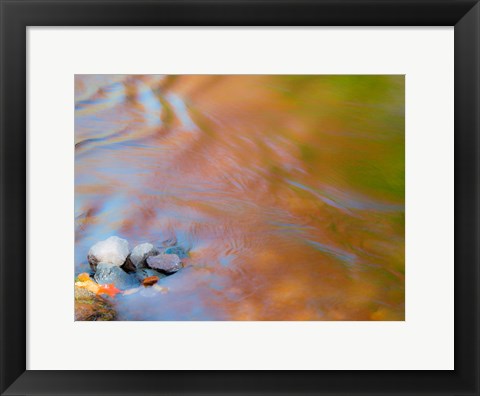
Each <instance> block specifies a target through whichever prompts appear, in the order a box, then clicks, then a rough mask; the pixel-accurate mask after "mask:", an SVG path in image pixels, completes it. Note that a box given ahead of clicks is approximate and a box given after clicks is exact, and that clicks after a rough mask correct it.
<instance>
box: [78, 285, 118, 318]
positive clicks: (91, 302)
mask: <svg viewBox="0 0 480 396" xmlns="http://www.w3.org/2000/svg"><path fill="white" fill-rule="evenodd" d="M115 316H116V314H115V311H114V309H113V307H112V305H111V304H110V303H109V302H108V301H107V300H105V299H104V298H102V297H99V296H97V295H96V294H95V293H92V292H91V291H88V290H87V289H84V288H81V287H77V286H75V320H77V321H94V320H98V321H106V320H115Z"/></svg>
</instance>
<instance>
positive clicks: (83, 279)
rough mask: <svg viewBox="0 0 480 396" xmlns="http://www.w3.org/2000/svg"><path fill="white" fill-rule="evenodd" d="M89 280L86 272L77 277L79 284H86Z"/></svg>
mask: <svg viewBox="0 0 480 396" xmlns="http://www.w3.org/2000/svg"><path fill="white" fill-rule="evenodd" d="M89 279H90V275H88V274H87V273H86V272H82V273H81V274H80V275H78V280H79V281H80V282H86V281H88V280H89Z"/></svg>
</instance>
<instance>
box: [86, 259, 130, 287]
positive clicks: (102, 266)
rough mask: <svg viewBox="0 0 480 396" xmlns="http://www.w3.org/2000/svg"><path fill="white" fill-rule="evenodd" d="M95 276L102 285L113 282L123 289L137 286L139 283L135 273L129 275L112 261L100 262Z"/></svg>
mask: <svg viewBox="0 0 480 396" xmlns="http://www.w3.org/2000/svg"><path fill="white" fill-rule="evenodd" d="M94 278H95V281H96V282H97V283H98V284H100V285H105V284H110V283H113V284H114V285H115V286H116V287H117V288H119V289H122V290H125V289H129V288H132V287H136V286H138V284H139V282H138V280H137V278H136V277H135V276H134V275H129V274H127V273H126V272H125V271H124V270H122V269H121V268H120V267H118V266H116V265H114V264H110V263H98V265H97V271H96V272H95V276H94Z"/></svg>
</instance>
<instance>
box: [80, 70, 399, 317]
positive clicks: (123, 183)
mask: <svg viewBox="0 0 480 396" xmlns="http://www.w3.org/2000/svg"><path fill="white" fill-rule="evenodd" d="M75 143H76V169H75V172H76V174H75V177H76V183H75V189H76V190H75V194H76V195H75V197H76V206H75V209H76V213H75V215H76V272H83V271H85V270H86V269H87V267H88V265H87V264H86V259H85V258H86V253H87V251H88V248H89V247H90V246H91V245H92V244H93V243H95V242H96V241H98V240H101V239H104V238H106V237H108V236H110V235H119V236H121V237H124V238H126V239H128V240H129V242H130V245H131V247H133V246H135V245H136V244H137V243H141V242H146V241H150V242H155V241H156V242H160V241H162V240H165V239H170V238H175V239H176V240H177V241H178V242H179V244H180V245H183V246H185V247H187V248H189V249H190V256H191V257H190V258H189V260H188V266H187V268H185V269H184V270H182V271H180V272H178V273H177V274H175V275H174V276H171V277H168V278H165V279H162V280H161V281H160V284H161V285H162V286H165V287H168V290H169V292H168V293H166V294H158V295H157V294H154V291H146V292H145V293H143V294H138V293H137V294H133V295H131V296H128V297H125V298H123V299H119V300H118V301H117V302H116V304H117V310H118V312H119V317H120V319H124V320H403V319H404V315H405V312H404V284H405V279H404V273H405V271H404V268H405V266H404V217H405V216H404V189H405V187H404V185H405V183H404V168H405V164H404V78H403V76H76V117H75Z"/></svg>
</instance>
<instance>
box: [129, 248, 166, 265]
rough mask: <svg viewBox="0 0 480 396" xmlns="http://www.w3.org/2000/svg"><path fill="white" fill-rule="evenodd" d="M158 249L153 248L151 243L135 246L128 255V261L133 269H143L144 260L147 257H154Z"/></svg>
mask: <svg viewBox="0 0 480 396" xmlns="http://www.w3.org/2000/svg"><path fill="white" fill-rule="evenodd" d="M158 253H160V252H159V251H158V249H157V248H156V247H155V246H153V245H152V244H151V243H142V244H141V245H138V246H135V247H134V248H133V250H132V253H131V254H130V261H131V262H132V264H133V265H134V266H135V268H143V267H145V260H146V259H147V257H150V256H156V255H157V254H158Z"/></svg>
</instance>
